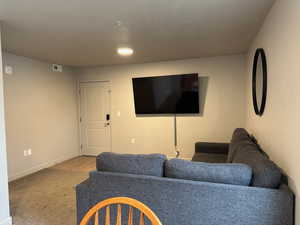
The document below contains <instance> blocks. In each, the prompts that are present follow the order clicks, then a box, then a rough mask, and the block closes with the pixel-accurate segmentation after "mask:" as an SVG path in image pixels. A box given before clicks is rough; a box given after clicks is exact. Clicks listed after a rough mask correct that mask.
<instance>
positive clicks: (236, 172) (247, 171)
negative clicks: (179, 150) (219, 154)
mask: <svg viewBox="0 0 300 225" xmlns="http://www.w3.org/2000/svg"><path fill="white" fill-rule="evenodd" d="M165 176H166V177H171V178H178V179H185V180H195V181H205V182H212V183H222V184H235V185H244V186H248V185H249V184H250V182H251V178H252V169H251V168H250V167H249V166H247V165H245V164H233V163H203V162H191V161H187V160H182V159H171V160H168V161H167V162H166V165H165Z"/></svg>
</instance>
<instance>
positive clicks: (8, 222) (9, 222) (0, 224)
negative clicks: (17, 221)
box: [0, 217, 12, 225]
mask: <svg viewBox="0 0 300 225" xmlns="http://www.w3.org/2000/svg"><path fill="white" fill-rule="evenodd" d="M0 225H12V220H11V217H8V218H6V219H5V220H2V221H0Z"/></svg>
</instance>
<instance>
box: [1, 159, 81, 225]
mask: <svg viewBox="0 0 300 225" xmlns="http://www.w3.org/2000/svg"><path fill="white" fill-rule="evenodd" d="M77 156H79V153H72V154H69V155H65V156H64V157H61V158H58V159H55V160H51V161H49V162H45V163H42V164H39V165H37V166H34V167H32V168H30V169H27V170H25V171H22V172H19V173H15V174H13V175H9V176H8V181H9V182H10V181H13V180H17V179H19V178H21V177H25V176H27V175H29V174H32V173H35V172H38V171H39V170H42V169H45V168H48V167H51V166H54V165H56V164H58V163H61V162H63V161H66V160H68V159H72V158H74V157H77ZM0 225H2V224H1V223H0Z"/></svg>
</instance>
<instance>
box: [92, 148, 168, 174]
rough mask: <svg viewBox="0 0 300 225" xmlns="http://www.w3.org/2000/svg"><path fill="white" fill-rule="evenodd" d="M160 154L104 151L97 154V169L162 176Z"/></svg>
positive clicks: (162, 158) (162, 164) (162, 166)
mask: <svg viewBox="0 0 300 225" xmlns="http://www.w3.org/2000/svg"><path fill="white" fill-rule="evenodd" d="M166 159H167V157H166V156H165V155H162V154H150V155H142V154H140V155H133V154H116V153H111V152H104V153H101V154H100V155H98V156H97V159H96V164H97V170H98V171H106V172H117V173H130V174H141V175H150V176H159V177H161V176H163V172H164V169H163V168H164V162H165V161H166Z"/></svg>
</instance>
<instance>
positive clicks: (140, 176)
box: [76, 129, 294, 225]
mask: <svg viewBox="0 0 300 225" xmlns="http://www.w3.org/2000/svg"><path fill="white" fill-rule="evenodd" d="M195 161H198V162H195ZM283 178H284V175H283V174H282V173H281V170H280V168H278V167H277V166H276V164H274V163H273V162H272V161H270V160H269V159H268V157H267V155H266V154H265V153H264V152H263V151H262V150H261V149H260V147H259V146H258V145H257V144H256V142H255V140H254V138H252V137H251V136H250V135H249V134H248V133H247V131H246V130H244V129H236V130H235V131H234V133H233V137H232V140H231V142H230V144H226V143H197V144H196V153H195V156H194V157H193V161H192V162H191V161H186V160H180V159H171V160H167V159H166V157H165V156H164V155H160V154H154V155H118V154H113V153H102V154H101V155H99V156H98V157H97V170H96V171H92V172H91V173H90V175H89V178H88V179H87V180H85V181H84V182H82V183H81V184H79V185H77V187H76V195H77V219H78V224H79V222H80V220H81V219H82V217H83V215H84V214H85V213H86V212H87V211H88V209H90V208H91V207H92V206H94V205H95V204H96V203H97V202H99V201H101V200H104V199H106V198H110V197H116V196H127V197H131V198H135V199H137V200H140V201H142V202H144V203H145V204H146V205H148V206H150V208H151V209H152V210H153V211H154V212H155V213H156V214H157V215H158V217H159V218H160V220H161V221H162V223H163V224H164V225H293V224H294V195H293V193H292V192H291V190H290V189H289V187H288V185H287V183H286V179H283ZM123 210H124V212H123V215H125V214H126V213H127V212H126V210H127V209H126V208H124V209H123ZM111 213H112V214H114V215H112V218H115V214H116V210H115V208H113V209H112V212H111ZM135 219H136V220H137V219H138V216H136V217H135ZM103 220H104V212H102V211H101V212H100V221H101V222H102V224H104V223H103V222H104V221H103ZM136 222H137V221H136ZM123 224H127V223H126V222H125V218H123ZM136 224H138V223H136ZM146 224H149V222H146Z"/></svg>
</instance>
